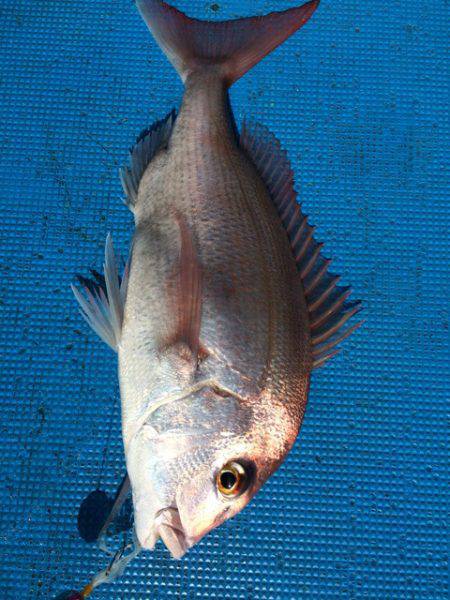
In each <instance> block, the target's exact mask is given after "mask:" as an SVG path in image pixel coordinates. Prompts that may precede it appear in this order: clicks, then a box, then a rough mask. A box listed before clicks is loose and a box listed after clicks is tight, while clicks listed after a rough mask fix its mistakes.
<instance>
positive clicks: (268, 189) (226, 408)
mask: <svg viewBox="0 0 450 600" xmlns="http://www.w3.org/2000/svg"><path fill="white" fill-rule="evenodd" d="M317 5H318V1H316V0H313V1H311V2H308V3H307V4H304V5H303V6H301V7H298V8H292V9H290V10H287V11H284V12H279V13H272V14H270V15H267V16H265V17H255V18H245V19H237V20H233V21H224V22H207V21H199V20H196V19H191V18H188V17H187V16H186V15H184V14H183V13H181V12H180V11H178V10H176V9H175V8H173V7H171V6H169V5H167V4H166V3H164V2H161V1H159V0H137V6H138V9H139V11H140V12H141V15H142V16H143V18H144V20H145V22H146V23H147V25H148V27H149V29H150V31H151V32H152V34H153V36H154V38H155V39H156V41H157V42H158V44H159V45H160V47H161V49H162V50H163V51H164V52H165V54H166V55H167V57H168V59H169V60H170V61H171V63H172V64H173V66H174V67H175V68H176V70H177V71H178V73H179V75H180V77H181V79H182V80H183V82H184V84H185V92H184V96H183V102H182V105H181V109H180V111H179V114H178V115H176V113H175V112H172V113H171V114H170V115H168V116H167V117H166V118H165V119H163V120H162V121H159V122H158V123H156V124H154V125H153V126H152V127H151V128H150V129H148V130H146V131H145V132H143V134H141V136H140V137H139V138H138V141H137V143H136V145H135V147H134V148H133V150H132V151H131V164H130V166H128V167H125V168H124V169H122V171H121V178H122V184H123V187H124V190H125V194H126V203H127V204H128V206H129V208H130V209H131V210H132V211H133V213H134V218H135V224H136V229H135V233H134V237H133V242H132V251H131V260H130V263H129V267H128V268H127V269H126V272H125V274H124V277H123V279H122V280H120V279H119V277H118V272H117V266H116V262H115V258H114V251H113V247H112V241H111V239H110V238H108V240H107V244H106V259H105V275H104V278H101V277H97V281H88V280H83V279H82V283H83V285H84V293H83V292H81V291H79V290H78V289H75V288H74V289H75V294H76V296H77V299H78V301H79V303H80V305H81V308H82V314H83V315H84V317H85V318H86V319H87V321H88V322H89V324H90V325H91V326H92V327H93V328H94V330H95V331H97V333H98V334H99V335H100V336H101V337H102V338H103V339H104V340H105V341H106V342H107V343H109V345H110V346H111V347H113V348H114V349H115V350H117V352H118V359H119V379H120V392H121V402H122V431H123V442H124V448H125V457H126V464H127V470H128V475H129V479H130V483H131V489H132V494H133V504H134V515H135V528H136V534H137V537H138V540H139V542H140V544H141V545H142V546H143V547H144V548H148V549H152V548H153V547H154V545H155V543H156V542H157V540H158V539H159V538H162V540H163V541H164V543H165V544H166V546H167V548H168V549H169V551H170V552H171V554H172V555H173V556H174V557H176V558H179V557H181V556H182V555H183V554H184V553H185V552H186V551H187V550H188V549H189V548H190V547H192V546H193V545H194V544H195V543H197V542H198V541H199V540H200V539H201V538H202V537H203V536H204V535H205V534H206V533H207V532H209V531H210V530H211V529H213V528H215V527H217V526H219V525H220V524H221V523H223V522H224V521H225V520H226V519H229V518H230V517H232V516H234V515H235V514H236V513H238V512H239V511H241V510H242V509H243V508H244V507H245V506H246V505H247V504H248V502H249V501H250V500H251V498H252V497H253V496H254V495H255V493H256V492H257V491H258V490H259V489H260V488H261V486H262V485H263V484H264V482H265V481H266V480H267V479H268V478H269V477H270V475H272V473H274V471H276V469H277V468H278V466H279V465H280V463H281V462H282V461H283V459H284V458H285V456H286V454H287V453H288V452H289V450H290V449H291V447H292V445H293V443H294V441H295V439H296V437H297V434H298V431H299V428H300V425H301V422H302V418H303V414H304V411H305V406H306V401H307V395H308V388H309V381H310V375H311V371H312V369H313V368H314V367H315V366H319V365H321V364H323V363H324V362H325V361H326V360H328V358H330V356H332V355H333V354H335V352H336V349H335V347H336V345H337V344H338V342H340V341H341V340H342V339H343V338H344V337H346V336H347V335H349V334H350V333H351V332H352V331H353V330H354V329H355V328H356V327H357V326H358V325H359V324H360V323H356V324H355V325H353V326H347V328H346V327H344V325H345V324H346V323H347V322H348V320H349V319H350V318H351V317H352V316H353V315H354V314H355V313H356V312H357V311H358V310H359V308H360V304H359V302H350V301H349V300H348V296H349V293H350V290H349V289H347V288H342V287H339V286H338V285H337V281H338V278H337V277H335V276H333V275H331V274H330V273H329V272H328V270H327V269H328V264H329V261H328V260H327V259H325V258H324V257H323V255H322V253H321V248H322V245H321V244H318V243H317V242H316V241H315V240H314V237H313V228H312V227H311V226H310V225H309V224H308V222H307V219H306V217H305V216H304V215H303V214H302V212H301V209H300V205H299V204H298V202H297V199H296V194H295V191H294V184H293V174H292V170H291V167H290V164H289V161H288V159H287V157H286V154H285V152H284V151H283V150H282V149H281V147H280V144H279V142H278V141H277V140H276V138H275V137H274V136H273V135H272V134H271V133H270V132H269V131H267V130H266V129H265V128H264V127H263V126H261V125H249V124H245V125H244V127H243V129H242V131H241V133H240V134H238V133H237V131H236V128H235V125H234V121H233V117H232V114H231V109H230V105H229V99H228V88H229V87H230V86H231V85H232V84H233V83H234V82H235V81H236V80H237V79H239V78H240V77H241V76H242V75H244V74H245V73H246V72H247V71H248V70H249V69H250V68H251V67H252V66H253V65H255V64H256V63H257V62H259V61H260V60H261V59H262V58H263V57H264V56H266V55H267V54H268V53H269V52H271V51H272V50H273V49H274V48H275V47H276V46H278V45H279V44H280V43H281V42H282V41H284V40H285V39H286V38H287V37H289V36H290V35H291V34H292V33H294V32H295V31H296V30H297V29H298V28H299V27H301V26H302V25H303V24H304V23H305V22H306V21H307V20H308V19H309V17H310V16H311V15H312V13H313V12H314V10H315V9H316V7H317Z"/></svg>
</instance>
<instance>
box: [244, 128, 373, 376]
mask: <svg viewBox="0 0 450 600" xmlns="http://www.w3.org/2000/svg"><path fill="white" fill-rule="evenodd" d="M240 145H241V147H242V148H243V149H244V150H245V151H246V152H247V153H248V155H249V157H250V159H251V160H252V162H253V163H254V165H255V166H256V168H257V169H258V171H259V173H260V175H261V177H262V178H263V180H264V182H265V184H266V186H267V188H268V190H269V192H270V195H271V197H272V200H273V202H274V204H275V207H276V209H277V211H278V214H279V215H280V218H281V221H282V223H283V225H284V227H285V229H286V232H287V234H288V237H289V240H290V242H291V247H292V251H293V253H294V257H295V260H296V263H297V267H298V270H299V272H300V275H301V278H302V282H303V288H304V291H305V297H306V303H307V305H308V310H309V319H310V326H311V341H312V346H313V358H314V367H319V366H321V365H323V364H324V363H325V362H326V361H327V360H328V359H329V358H331V357H332V356H334V355H335V354H337V352H339V350H337V349H336V346H337V344H339V343H340V342H341V341H342V340H344V339H345V338H346V337H348V336H349V335H350V334H351V333H352V332H353V331H354V330H355V329H357V328H358V327H359V326H360V325H361V324H362V322H363V321H359V322H357V323H355V324H354V325H352V326H350V327H347V328H345V327H344V325H345V324H346V323H347V321H348V320H349V319H350V318H351V317H352V316H353V315H354V314H356V313H357V312H358V311H359V310H360V308H361V303H360V301H353V302H352V301H350V300H349V299H348V298H349V295H350V291H351V290H350V288H346V287H342V286H339V285H337V282H338V281H339V277H338V276H336V275H333V274H332V273H329V272H328V266H329V264H330V260H329V259H327V258H325V257H324V256H323V254H322V247H323V244H322V243H318V242H317V241H316V240H315V239H314V227H312V226H311V225H309V223H308V219H307V215H304V214H303V213H302V210H301V207H300V204H299V203H298V201H297V193H296V191H295V187H294V173H293V171H292V168H291V164H290V162H289V159H288V157H287V153H286V151H285V150H283V149H282V148H281V146H280V142H279V141H278V140H277V138H276V137H275V136H274V135H273V134H272V133H271V132H270V131H269V130H268V129H267V128H266V127H264V126H263V125H259V124H257V123H256V124H251V125H249V124H248V123H244V124H243V127H242V133H241V136H240Z"/></svg>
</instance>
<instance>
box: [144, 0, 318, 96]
mask: <svg viewBox="0 0 450 600" xmlns="http://www.w3.org/2000/svg"><path fill="white" fill-rule="evenodd" d="M136 4H137V7H138V9H139V12H140V13H141V15H142V17H143V19H144V21H145V22H146V23H147V26H148V28H149V29H150V31H151V32H152V34H153V36H154V37H155V39H156V41H157V42H158V44H159V45H160V47H161V49H162V50H163V52H164V53H165V54H166V55H167V58H168V59H169V60H170V62H171V63H172V64H173V66H174V67H175V69H176V70H177V71H178V73H179V75H180V77H181V79H182V80H183V81H186V79H187V77H188V75H189V74H190V73H192V72H193V71H195V70H197V69H199V68H202V67H204V66H206V65H218V66H219V65H220V68H221V69H222V70H223V78H224V80H225V81H226V82H227V83H228V84H229V85H231V84H233V83H234V82H235V81H236V80H238V79H239V78H240V77H242V75H244V73H246V72H247V71H248V70H249V69H251V68H252V67H253V66H254V65H256V63H258V62H259V61H260V60H262V59H263V58H264V57H265V56H266V55H267V54H269V52H271V51H272V50H274V49H275V48H276V47H277V46H279V45H280V44H281V43H282V42H284V40H286V39H287V38H288V37H289V36H290V35H292V34H293V33H294V32H295V31H297V29H299V28H300V27H301V26H302V25H304V24H305V23H306V21H307V20H308V19H309V17H310V16H311V15H312V14H313V12H314V11H315V10H316V8H317V6H318V4H319V0H311V1H310V2H307V3H306V4H304V5H303V6H300V7H296V8H291V9H289V10H285V11H283V12H274V13H271V14H269V15H266V16H264V17H248V18H244V19H234V20H232V21H199V20H198V19H191V18H189V17H187V16H186V15H185V14H184V13H182V12H180V11H179V10H177V9H176V8H173V7H172V6H169V5H168V4H166V3H165V2H162V0H136Z"/></svg>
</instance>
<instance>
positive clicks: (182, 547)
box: [142, 506, 200, 559]
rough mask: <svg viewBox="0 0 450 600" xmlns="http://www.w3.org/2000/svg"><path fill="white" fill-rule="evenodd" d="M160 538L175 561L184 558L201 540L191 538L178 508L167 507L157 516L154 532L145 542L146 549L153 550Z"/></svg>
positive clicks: (159, 511)
mask: <svg viewBox="0 0 450 600" xmlns="http://www.w3.org/2000/svg"><path fill="white" fill-rule="evenodd" d="M158 538H161V541H162V542H163V543H164V544H165V546H166V548H167V549H168V550H169V552H170V554H171V555H172V557H173V558H175V559H180V558H182V557H183V556H184V555H185V554H186V552H187V551H188V550H189V549H190V548H192V546H193V545H194V544H195V543H196V542H197V541H198V539H200V538H198V539H197V538H192V537H189V536H188V535H187V533H186V530H185V528H184V526H183V524H182V522H181V518H180V513H179V510H178V508H176V507H174V506H167V507H166V508H162V509H160V510H158V512H157V513H156V514H155V518H154V523H153V528H152V532H151V533H150V535H149V536H148V537H147V539H146V540H145V542H144V544H142V545H143V546H144V547H147V548H153V547H154V546H155V544H156V541H157V540H158Z"/></svg>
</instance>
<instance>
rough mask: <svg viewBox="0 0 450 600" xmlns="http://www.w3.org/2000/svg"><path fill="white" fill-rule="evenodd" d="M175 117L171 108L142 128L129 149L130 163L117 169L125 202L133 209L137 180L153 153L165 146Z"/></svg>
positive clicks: (139, 178)
mask: <svg viewBox="0 0 450 600" xmlns="http://www.w3.org/2000/svg"><path fill="white" fill-rule="evenodd" d="M176 117H177V113H176V110H175V109H174V110H172V111H171V112H170V113H169V114H168V115H167V116H166V117H164V119H161V120H160V121H156V122H155V123H153V125H152V126H151V127H149V128H148V129H144V131H142V132H141V134H140V135H139V136H138V138H137V140H136V143H135V145H134V146H133V147H132V148H131V149H130V165H129V166H125V167H122V168H121V169H120V171H119V174H120V180H121V182H122V187H123V191H124V192H125V196H126V198H125V204H126V205H127V206H128V207H129V208H130V210H133V207H134V205H135V204H136V200H137V194H138V189H139V182H140V181H141V178H142V175H143V174H144V171H145V169H146V168H147V167H148V165H149V163H150V161H151V160H152V158H153V157H154V156H155V154H156V153H157V152H158V151H159V150H161V149H163V148H166V147H167V144H168V142H169V139H170V135H171V133H172V128H173V124H174V123H175V119H176Z"/></svg>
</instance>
